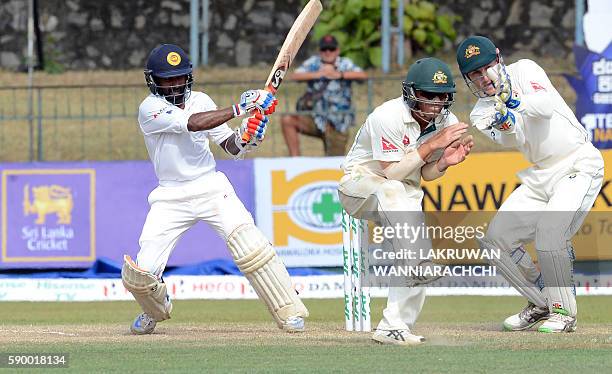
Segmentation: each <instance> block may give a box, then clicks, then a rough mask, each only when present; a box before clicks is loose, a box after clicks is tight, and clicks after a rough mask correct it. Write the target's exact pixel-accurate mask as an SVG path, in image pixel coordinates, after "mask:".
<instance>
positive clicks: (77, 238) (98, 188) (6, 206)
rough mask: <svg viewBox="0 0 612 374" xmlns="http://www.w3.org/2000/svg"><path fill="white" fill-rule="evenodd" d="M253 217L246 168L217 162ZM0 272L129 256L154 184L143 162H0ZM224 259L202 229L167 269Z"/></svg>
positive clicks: (191, 234) (213, 237)
mask: <svg viewBox="0 0 612 374" xmlns="http://www.w3.org/2000/svg"><path fill="white" fill-rule="evenodd" d="M217 168H218V170H220V171H223V172H224V173H225V174H226V175H227V176H228V178H229V179H230V181H231V182H232V184H233V185H234V189H235V190H236V193H237V194H238V196H239V198H240V199H241V200H242V202H243V203H244V205H245V207H246V208H247V209H248V210H249V211H250V212H251V213H253V212H254V200H253V199H254V187H253V162H252V161H251V160H244V161H241V162H234V161H219V162H218V164H217ZM0 176H1V183H2V185H1V191H0V196H1V200H0V211H1V233H0V235H1V246H2V254H1V259H0V268H5V269H6V268H70V267H76V268H86V267H89V266H90V265H91V263H92V262H93V261H94V260H95V259H96V258H100V257H107V258H110V259H112V260H115V261H121V259H122V257H123V254H124V253H127V254H130V255H131V256H132V257H135V256H136V254H137V253H138V249H139V247H138V238H139V236H140V233H141V230H142V227H143V224H144V222H145V219H146V216H147V213H148V210H149V205H148V202H147V197H148V194H149V193H150V192H151V191H152V190H153V189H154V188H155V187H156V186H157V179H156V177H155V173H154V171H153V167H152V165H151V163H150V162H148V161H123V162H79V163H55V162H49V163H23V164H20V163H6V164H0ZM219 258H231V256H230V254H229V252H228V251H227V249H226V245H225V242H224V240H223V239H221V238H220V237H218V235H217V234H216V233H215V232H214V231H213V230H212V229H210V228H209V227H207V226H206V225H205V224H203V223H198V224H196V225H195V226H194V227H193V228H192V229H191V230H188V231H187V233H185V235H183V237H182V238H181V240H179V243H178V245H177V247H176V248H175V250H174V252H173V254H172V255H171V256H170V260H169V262H168V265H169V266H173V265H185V264H193V263H198V262H201V261H206V260H212V259H219Z"/></svg>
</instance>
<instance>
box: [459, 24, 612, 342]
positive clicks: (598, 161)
mask: <svg viewBox="0 0 612 374" xmlns="http://www.w3.org/2000/svg"><path fill="white" fill-rule="evenodd" d="M457 63H458V64H459V70H460V71H461V74H462V75H463V78H464V80H465V82H466V84H467V85H468V87H469V88H470V90H471V91H472V93H473V94H474V95H476V97H478V101H477V103H476V105H475V106H474V109H473V110H472V112H471V114H470V120H471V122H472V124H473V125H474V126H475V127H476V128H478V130H480V131H481V132H483V133H484V134H485V135H486V136H487V137H489V138H490V139H491V140H492V141H494V142H495V143H497V144H499V145H501V146H503V147H509V148H514V149H517V150H519V151H520V152H521V153H522V154H523V155H524V156H525V158H526V159H527V160H529V161H530V162H531V163H532V164H533V166H531V167H530V168H528V169H526V170H523V171H521V172H519V173H518V177H519V179H520V181H521V183H522V184H521V186H520V187H518V188H517V189H516V190H515V191H514V192H512V194H510V196H509V197H508V198H507V199H506V201H505V202H504V203H503V204H502V206H501V208H500V209H499V211H498V213H497V215H496V216H495V218H494V219H493V221H492V222H491V223H490V225H489V228H488V231H487V234H486V236H485V238H484V239H483V240H482V241H481V243H480V244H481V246H483V248H498V249H501V250H502V251H501V252H502V256H501V258H500V259H496V260H494V261H492V264H493V265H495V266H496V267H497V270H498V271H499V272H500V273H501V274H503V275H504V277H505V278H506V279H507V280H508V282H509V283H510V284H512V285H513V286H514V287H515V288H516V289H517V290H518V291H519V292H520V293H521V294H522V295H523V296H525V297H526V298H527V300H528V304H527V306H526V307H525V308H524V309H523V310H522V311H520V312H519V313H517V314H515V315H512V316H510V317H508V318H507V319H506V320H505V321H504V323H503V326H504V329H505V330H510V331H517V330H525V329H528V328H530V327H532V326H534V325H535V324H536V323H538V322H540V321H545V322H544V323H543V324H542V325H541V326H540V327H539V329H538V331H540V332H563V331H565V332H572V331H575V330H576V315H577V311H578V309H577V306H576V293H575V287H574V284H573V261H574V259H575V256H574V249H573V248H572V243H571V239H572V237H573V236H574V235H575V234H576V232H577V230H578V229H579V228H580V226H581V224H582V222H583V220H584V217H585V216H586V214H587V213H588V212H589V210H590V209H591V207H592V206H593V203H594V201H595V198H596V197H597V194H598V193H599V190H600V189H601V186H602V180H603V174H604V163H603V158H602V156H601V153H600V152H599V151H598V150H597V149H596V148H595V147H594V146H593V145H592V144H591V142H590V141H589V138H588V135H587V132H586V130H585V129H584V127H583V126H582V125H581V124H580V122H579V121H578V120H577V119H576V116H575V115H574V113H573V112H572V110H571V109H570V108H569V107H568V105H567V104H566V103H565V101H564V100H563V98H562V97H561V95H559V93H558V92H557V90H556V89H555V87H554V86H553V85H552V83H551V82H550V80H549V79H548V76H547V75H546V72H544V70H543V69H542V68H541V67H540V66H538V64H536V63H535V62H534V61H531V60H527V59H523V60H519V61H518V62H516V63H514V64H511V65H508V66H505V65H504V61H503V59H502V56H501V53H500V51H499V49H498V48H496V47H495V45H494V44H493V42H492V41H491V40H489V39H488V38H486V37H483V36H470V37H468V38H467V39H465V40H464V41H463V42H461V44H460V45H459V47H458V48H457ZM531 241H535V248H536V251H537V256H538V263H539V266H540V270H538V269H537V268H536V267H535V265H534V263H533V261H532V260H531V258H530V256H529V254H528V253H526V252H525V250H524V247H523V246H524V245H525V244H527V243H529V242H531Z"/></svg>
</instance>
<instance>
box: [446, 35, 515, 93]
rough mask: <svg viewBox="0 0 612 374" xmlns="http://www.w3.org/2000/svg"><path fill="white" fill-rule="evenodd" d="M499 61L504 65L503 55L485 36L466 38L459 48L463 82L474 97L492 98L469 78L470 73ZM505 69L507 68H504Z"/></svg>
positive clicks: (458, 55)
mask: <svg viewBox="0 0 612 374" xmlns="http://www.w3.org/2000/svg"><path fill="white" fill-rule="evenodd" d="M495 60H497V61H498V63H500V64H502V65H503V63H504V61H503V59H502V57H501V54H498V53H497V47H495V44H493V42H492V41H491V40H490V39H489V38H485V37H484V36H478V35H472V36H470V37H468V38H466V39H465V40H464V41H463V42H461V44H459V47H457V64H458V65H459V70H460V71H461V75H462V76H463V80H464V81H465V83H466V84H467V86H468V88H469V89H470V91H472V94H474V96H476V97H479V98H482V97H487V96H490V95H488V94H487V93H486V92H485V91H486V89H484V88H479V87H478V85H477V84H476V83H475V82H474V81H472V80H471V79H470V78H469V77H468V73H469V72H471V71H474V70H477V69H480V68H481V67H483V66H486V65H488V64H490V63H491V62H493V61H495ZM503 69H505V66H503Z"/></svg>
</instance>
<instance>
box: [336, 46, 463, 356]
mask: <svg viewBox="0 0 612 374" xmlns="http://www.w3.org/2000/svg"><path fill="white" fill-rule="evenodd" d="M454 93H455V83H454V81H453V76H452V73H451V71H450V69H449V67H448V65H446V64H445V63H444V62H442V61H440V60H438V59H436V58H424V59H421V60H418V61H416V62H415V63H414V64H413V65H412V66H410V69H409V70H408V74H407V76H406V80H405V81H404V82H403V83H402V96H401V97H398V98H396V99H392V100H389V101H387V102H385V103H383V104H382V105H381V106H379V107H377V108H376V109H375V110H374V112H373V113H372V114H370V115H369V116H368V118H367V119H366V121H365V123H364V124H363V125H362V126H361V128H360V129H359V132H358V133H357V136H356V138H355V141H354V143H353V145H352V147H351V149H350V151H349V153H348V155H347V156H346V160H345V162H344V164H343V169H344V173H345V175H344V176H343V177H342V179H341V181H340V185H339V197H340V201H341V203H342V205H343V207H344V209H345V210H346V211H347V212H348V213H349V214H350V215H351V216H353V217H357V218H367V217H364V214H366V213H372V212H377V213H378V214H377V215H376V216H377V217H385V219H390V218H388V217H389V216H392V215H393V214H385V213H389V212H397V213H405V212H422V208H421V202H422V200H423V190H422V189H421V187H420V185H421V178H423V179H424V180H434V179H437V178H440V177H442V176H443V175H444V173H445V171H446V169H448V168H449V167H450V166H453V165H457V164H459V163H461V162H462V161H463V160H464V159H465V157H466V156H467V155H468V154H469V153H470V150H471V148H472V146H473V142H472V139H471V137H469V136H468V137H463V138H462V136H463V135H464V134H465V133H466V131H467V128H468V125H467V124H465V123H461V122H459V120H458V119H457V117H456V116H455V115H454V114H452V113H451V112H450V110H449V108H450V106H451V105H452V103H453V95H454ZM378 223H379V224H383V225H388V224H392V223H391V222H386V221H385V222H378ZM427 245H429V246H431V242H429V243H428V244H427ZM430 248H431V247H430ZM435 279H437V278H434V279H431V278H430V279H423V280H422V282H420V283H419V282H412V286H406V287H390V288H389V297H388V299H387V307H386V308H385V310H384V311H383V318H382V320H381V321H380V323H379V324H378V327H377V329H376V331H375V332H374V334H373V336H372V339H373V340H374V341H376V342H379V343H382V344H395V345H414V344H420V343H422V342H423V341H424V340H425V338H424V337H422V336H418V335H414V334H412V332H411V328H413V327H414V324H415V322H416V319H417V317H418V315H419V313H420V311H421V308H422V307H423V303H424V301H425V289H424V288H423V287H418V285H419V284H425V283H428V282H430V281H433V280H435Z"/></svg>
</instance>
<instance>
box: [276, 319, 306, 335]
mask: <svg viewBox="0 0 612 374" xmlns="http://www.w3.org/2000/svg"><path fill="white" fill-rule="evenodd" d="M281 328H282V329H283V330H285V331H286V332H302V331H304V318H302V317H300V316H293V317H289V318H287V320H286V321H285V322H284V323H283V326H282V327H281Z"/></svg>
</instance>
